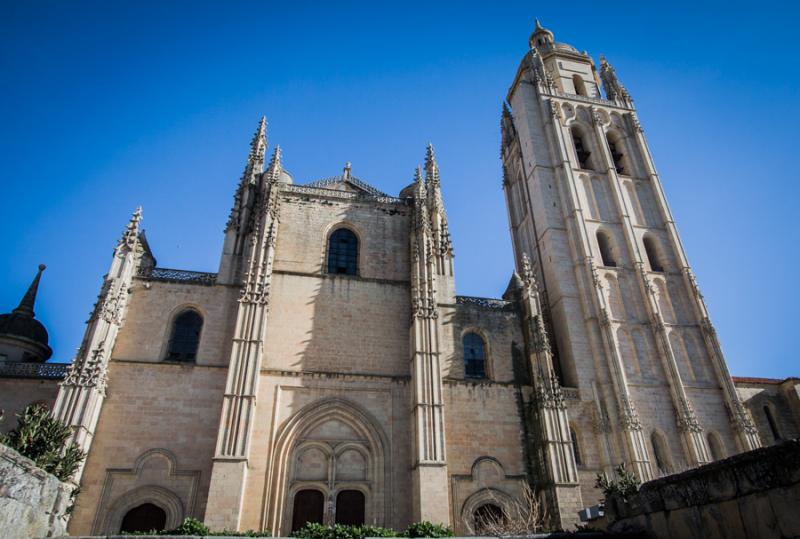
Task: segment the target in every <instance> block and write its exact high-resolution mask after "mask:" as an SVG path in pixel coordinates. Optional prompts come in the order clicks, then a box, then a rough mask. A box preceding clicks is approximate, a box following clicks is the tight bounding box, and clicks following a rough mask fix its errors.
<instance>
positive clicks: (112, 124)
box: [0, 0, 800, 377]
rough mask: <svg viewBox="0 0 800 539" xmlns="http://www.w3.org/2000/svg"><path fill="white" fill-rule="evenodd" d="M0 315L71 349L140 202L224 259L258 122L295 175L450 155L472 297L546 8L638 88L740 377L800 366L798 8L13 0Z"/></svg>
mask: <svg viewBox="0 0 800 539" xmlns="http://www.w3.org/2000/svg"><path fill="white" fill-rule="evenodd" d="M0 10H2V11H1V12H0V69H1V71H0V72H2V74H3V79H4V83H3V99H2V100H1V101H0V112H1V113H2V114H1V116H0V118H1V120H2V121H0V136H1V137H2V138H1V139H0V181H1V182H2V183H1V184H0V185H2V197H1V198H0V204H1V206H0V209H1V210H2V213H0V224H1V225H2V226H0V252H2V253H3V260H4V263H3V264H2V265H0V283H3V285H2V287H1V288H0V310H2V311H9V310H11V309H12V308H13V307H14V306H15V305H16V303H17V302H18V301H19V299H20V297H21V296H22V294H23V292H24V290H25V288H26V287H27V285H28V283H29V282H30V280H31V278H32V277H33V275H34V273H35V269H36V265H37V264H38V263H40V262H44V263H46V264H47V265H48V270H47V271H46V272H45V275H44V278H43V281H42V287H41V290H40V296H39V300H38V304H37V316H38V317H39V318H40V319H41V320H42V321H43V322H44V323H45V324H46V325H47V327H48V329H49V331H50V336H51V344H52V346H53V349H54V351H55V353H54V356H53V358H54V360H56V361H69V360H70V359H71V358H72V356H73V354H74V350H75V348H76V347H77V346H78V344H79V341H80V338H81V335H82V332H83V328H84V322H85V320H86V318H87V314H88V313H89V311H90V310H91V307H92V305H93V302H94V300H95V297H96V294H97V292H98V290H99V286H100V283H101V277H102V275H103V274H104V273H105V272H106V270H107V268H108V265H109V262H110V255H111V252H112V249H113V247H114V245H115V242H116V240H117V238H118V236H119V234H120V232H121V231H122V229H123V227H124V225H125V222H126V221H127V219H128V216H129V215H130V213H131V211H132V210H133V209H134V208H135V207H136V206H137V205H142V206H143V207H144V221H143V224H144V227H145V229H146V230H147V233H148V239H149V240H150V243H151V245H152V247H153V249H154V251H155V254H156V257H157V258H158V262H159V265H161V266H165V267H174V268H184V269H193V270H201V271H216V268H217V264H218V260H219V252H220V249H221V245H222V229H223V227H224V224H225V221H226V218H227V214H228V211H229V209H230V205H231V201H232V196H233V191H234V188H235V185H236V182H237V181H238V178H239V175H240V174H241V171H242V168H243V166H244V161H245V157H246V155H247V150H248V142H249V140H250V137H251V136H252V133H253V131H254V130H255V128H256V125H257V122H258V119H259V118H260V116H261V115H262V114H266V115H267V118H268V120H269V138H270V144H271V145H273V144H275V143H278V144H280V145H281V146H282V148H283V150H284V164H285V166H286V167H287V168H288V169H289V170H290V171H291V172H292V173H293V174H294V177H295V180H296V181H298V182H300V183H304V182H307V181H312V180H314V179H318V178H321V177H325V176H330V175H334V174H337V173H339V172H340V171H341V168H342V166H343V164H344V162H345V161H351V162H352V163H353V173H354V174H355V175H357V176H359V177H360V178H362V179H364V180H367V181H369V182H370V183H372V184H374V185H375V186H376V187H378V188H380V189H382V190H384V191H387V192H389V193H392V194H396V193H398V192H399V190H400V189H401V188H402V187H403V186H405V185H407V184H408V183H409V182H410V181H411V179H412V175H413V171H414V167H415V166H416V165H417V164H419V163H421V162H422V160H423V158H424V151H425V145H426V143H427V142H429V141H430V142H432V143H433V144H434V145H435V147H436V151H437V156H438V158H439V164H440V168H441V172H442V183H443V190H444V196H445V203H446V205H447V210H448V214H449V217H450V222H451V231H452V234H453V237H454V243H455V251H456V271H457V275H456V282H457V286H458V291H459V293H461V294H467V295H478V296H498V295H499V294H501V293H502V291H503V289H504V287H505V284H506V283H507V281H508V277H509V274H510V272H511V271H512V267H513V261H512V256H511V250H510V240H509V234H508V228H507V226H508V225H507V222H506V212H505V207H504V202H503V195H502V190H501V188H500V181H501V169H500V162H499V157H498V156H499V138H500V133H499V128H498V122H499V112H500V107H501V103H502V99H503V98H504V97H505V94H506V91H507V89H508V86H509V84H510V83H511V81H512V79H513V76H514V73H515V72H516V69H517V66H518V64H519V61H520V59H521V58H522V56H523V54H524V53H525V52H526V48H527V39H528V36H529V34H530V32H531V31H532V29H533V19H534V17H538V18H540V19H541V20H542V22H543V23H544V24H545V26H547V27H549V28H550V29H551V30H553V31H554V32H555V35H556V39H557V40H558V41H563V42H567V43H570V44H572V45H574V46H575V47H577V48H578V49H579V50H584V49H585V50H588V51H589V52H590V53H591V54H592V55H593V56H594V57H595V58H597V57H598V56H599V55H600V54H605V55H606V57H607V58H608V59H609V61H610V62H611V63H612V64H613V65H614V66H615V67H616V69H617V73H618V75H619V77H620V79H621V81H622V82H623V84H625V85H626V86H627V88H628V90H629V91H630V92H631V94H632V95H633V98H634V100H635V102H636V105H637V108H638V110H639V115H640V117H641V119H642V123H643V125H644V128H645V134H646V135H647V137H648V139H649V141H650V145H651V149H652V151H653V153H654V156H655V159H656V166H657V167H658V170H659V172H660V175H661V178H662V181H663V184H664V188H665V190H666V194H667V197H668V201H669V202H670V204H671V207H672V210H673V213H674V215H675V218H676V221H677V224H678V228H679V231H680V232H681V234H682V239H683V241H684V245H685V248H686V250H687V252H688V255H689V259H690V262H691V263H692V264H693V266H694V268H695V272H696V273H697V275H698V280H699V283H700V286H701V289H702V290H703V293H704V294H705V297H706V301H707V302H708V304H709V307H710V309H711V314H712V319H713V321H714V322H715V324H716V327H717V330H718V332H719V335H720V337H721V340H722V344H723V347H724V349H725V351H726V355H727V359H728V363H729V365H730V369H731V372H732V373H733V374H736V375H750V376H770V377H785V376H789V375H800V366H799V364H800V362H798V358H797V352H796V346H795V335H796V331H797V330H796V306H797V305H798V304H800V292H798V287H797V285H796V278H797V274H798V266H800V260H798V258H799V257H798V249H797V247H796V246H795V241H796V238H797V236H798V232H800V231H799V230H798V224H797V220H796V218H797V217H798V211H797V204H796V202H795V199H797V197H798V195H800V181H799V180H800V177H798V176H799V175H798V172H797V170H798V165H797V163H796V156H797V155H798V151H797V149H796V144H797V125H798V122H799V121H800V107H798V106H797V102H798V101H797V99H798V97H800V95H798V93H799V91H798V88H800V84H799V83H800V75H798V70H797V68H796V66H795V65H794V62H793V61H792V60H791V59H792V58H794V57H796V55H797V54H798V52H800V51H798V46H797V41H796V31H795V29H794V26H795V23H796V21H797V20H798V19H799V18H800V17H799V16H798V15H800V14H799V13H798V9H797V8H796V7H795V5H794V4H792V3H789V2H770V1H763V2H759V4H758V6H757V7H756V6H754V5H753V4H752V3H749V2H748V3H744V2H742V3H737V2H707V3H705V2H704V3H698V2H692V3H689V2H659V3H650V2H631V3H629V4H626V2H616V3H613V4H609V3H607V2H606V3H600V2H585V3H583V2H578V1H575V2H570V3H569V9H565V4H564V3H559V2H505V3H503V4H502V6H500V5H499V4H497V3H488V2H486V3H469V2H458V3H455V2H454V3H452V4H445V3H434V2H426V3H412V2H403V3H401V4H397V5H395V6H390V5H389V4H385V5H384V4H383V3H379V2H365V3H350V2H343V3H340V2H326V3H322V2H320V3H305V2H291V3H290V2H285V3H284V2H280V3H278V2H252V3H245V2H224V3H223V2H219V3H204V2H200V1H196V0H195V1H191V2H190V1H186V2H179V1H170V2H129V3H126V2H122V1H117V2H52V3H51V2H44V1H38V2H5V3H3V5H2V7H0Z"/></svg>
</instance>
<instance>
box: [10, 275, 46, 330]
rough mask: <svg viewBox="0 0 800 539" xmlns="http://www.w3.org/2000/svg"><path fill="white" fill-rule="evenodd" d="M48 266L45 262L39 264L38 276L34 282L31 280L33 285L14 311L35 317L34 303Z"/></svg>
mask: <svg viewBox="0 0 800 539" xmlns="http://www.w3.org/2000/svg"><path fill="white" fill-rule="evenodd" d="M46 268H47V266H45V265H44V264H39V271H38V272H37V273H36V277H34V278H33V282H31V285H30V286H29V287H28V291H27V292H25V295H24V296H22V300H20V302H19V305H18V306H17V308H16V309H14V310H13V311H12V312H13V313H14V314H19V315H22V316H29V317H31V318H33V316H34V312H33V305H34V303H36V292H37V291H38V290H39V281H40V280H41V278H42V272H43V271H44V270H45V269H46Z"/></svg>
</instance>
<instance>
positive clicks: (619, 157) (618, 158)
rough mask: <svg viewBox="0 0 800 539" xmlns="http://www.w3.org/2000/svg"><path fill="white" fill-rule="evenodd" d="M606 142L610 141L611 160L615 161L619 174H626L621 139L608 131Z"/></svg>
mask: <svg viewBox="0 0 800 539" xmlns="http://www.w3.org/2000/svg"><path fill="white" fill-rule="evenodd" d="M606 142H608V151H609V153H610V154H611V160H612V161H613V162H614V168H615V169H616V171H617V172H618V173H619V174H625V160H624V157H625V156H624V154H623V153H622V151H621V150H622V143H621V141H620V140H619V139H617V138H616V137H614V136H612V135H610V134H608V133H606Z"/></svg>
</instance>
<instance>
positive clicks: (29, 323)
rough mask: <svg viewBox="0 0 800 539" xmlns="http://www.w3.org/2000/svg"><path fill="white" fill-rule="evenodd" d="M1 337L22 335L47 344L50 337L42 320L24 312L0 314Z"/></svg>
mask: <svg viewBox="0 0 800 539" xmlns="http://www.w3.org/2000/svg"><path fill="white" fill-rule="evenodd" d="M0 337H21V338H23V339H29V340H31V341H35V342H37V343H39V344H42V345H44V346H47V343H48V341H49V337H48V335H47V330H46V329H45V328H44V325H42V323H41V322H39V321H38V320H36V319H35V318H31V317H30V316H25V315H24V314H17V313H8V314H0Z"/></svg>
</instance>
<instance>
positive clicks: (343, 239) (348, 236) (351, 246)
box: [328, 228, 358, 275]
mask: <svg viewBox="0 0 800 539" xmlns="http://www.w3.org/2000/svg"><path fill="white" fill-rule="evenodd" d="M328 273H332V274H334V275H358V237H356V235H355V234H354V233H353V231H352V230H350V229H347V228H339V229H337V230H335V231H334V232H333V234H331V236H330V238H329V239H328Z"/></svg>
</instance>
